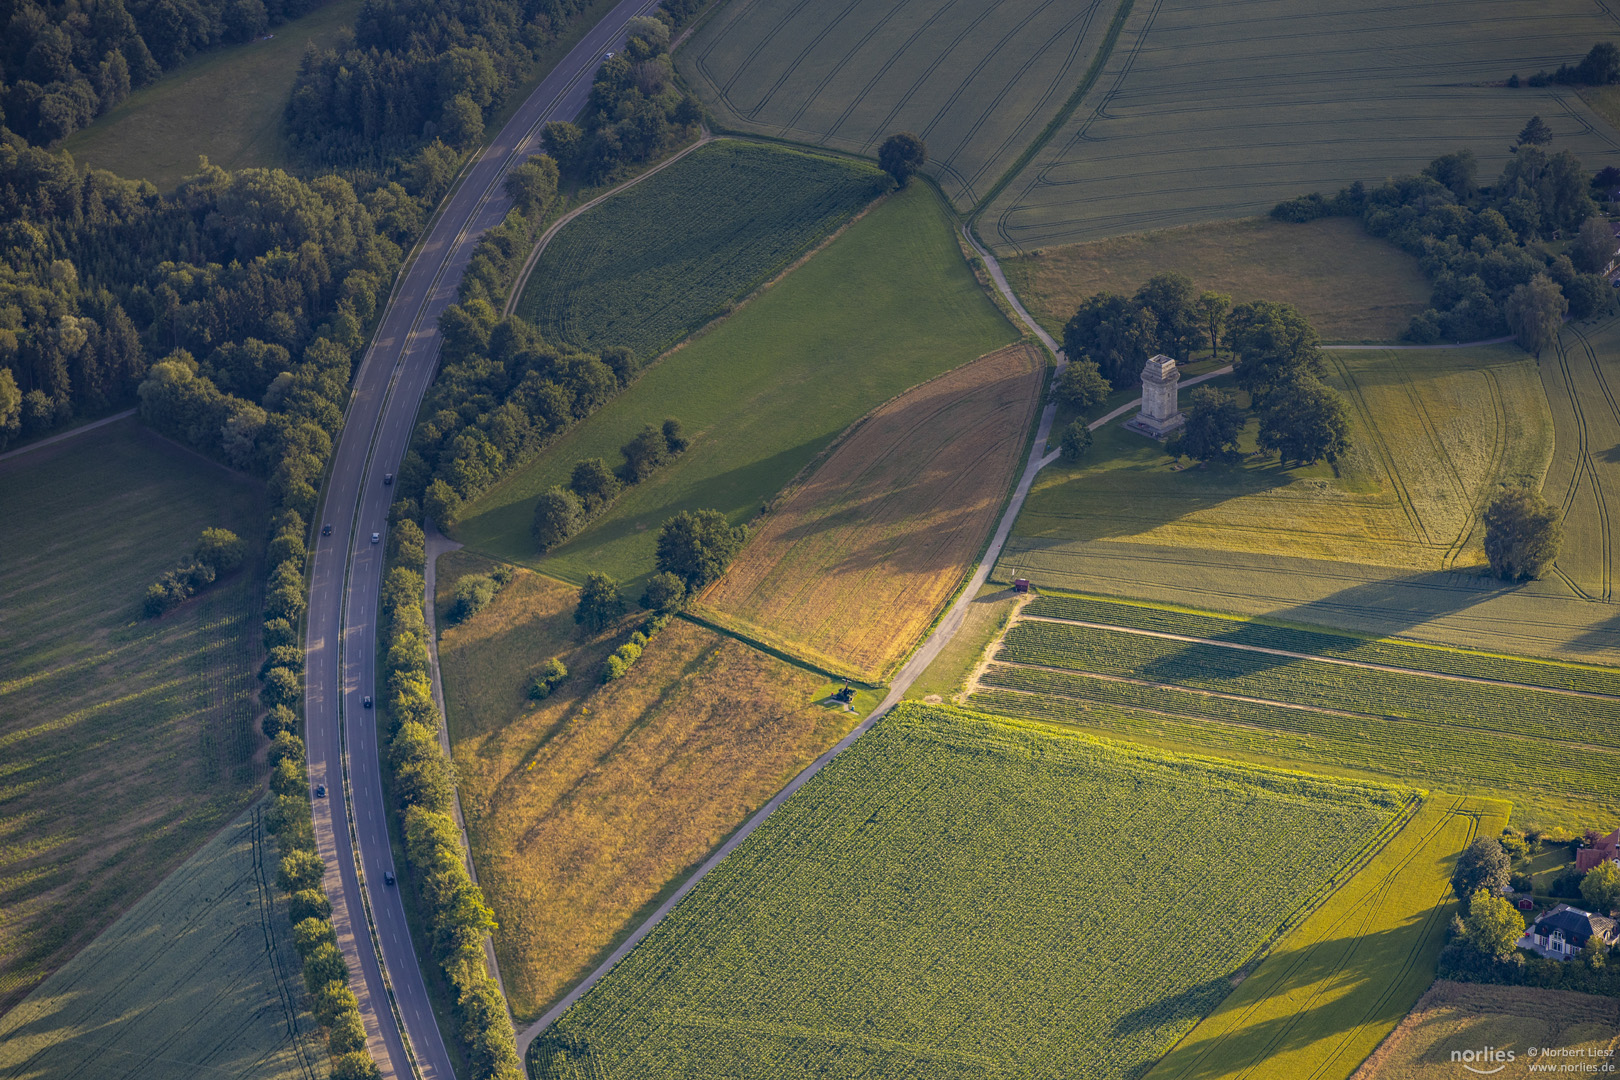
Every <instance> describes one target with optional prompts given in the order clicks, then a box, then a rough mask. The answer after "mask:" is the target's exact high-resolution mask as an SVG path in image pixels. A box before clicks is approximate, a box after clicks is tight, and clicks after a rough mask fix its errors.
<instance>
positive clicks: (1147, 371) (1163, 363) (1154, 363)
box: [1142, 353, 1177, 381]
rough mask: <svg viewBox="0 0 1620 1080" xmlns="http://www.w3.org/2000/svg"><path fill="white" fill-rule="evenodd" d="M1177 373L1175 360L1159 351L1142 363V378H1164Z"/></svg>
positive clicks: (1171, 376)
mask: <svg viewBox="0 0 1620 1080" xmlns="http://www.w3.org/2000/svg"><path fill="white" fill-rule="evenodd" d="M1176 374H1177V370H1176V362H1175V361H1174V360H1172V359H1170V357H1168V356H1166V355H1164V354H1163V353H1160V354H1159V355H1158V356H1155V357H1153V358H1152V359H1150V360H1149V361H1148V362H1147V363H1146V364H1144V365H1142V378H1144V379H1159V380H1161V381H1162V380H1165V379H1170V378H1173V377H1174V376H1175V375H1176Z"/></svg>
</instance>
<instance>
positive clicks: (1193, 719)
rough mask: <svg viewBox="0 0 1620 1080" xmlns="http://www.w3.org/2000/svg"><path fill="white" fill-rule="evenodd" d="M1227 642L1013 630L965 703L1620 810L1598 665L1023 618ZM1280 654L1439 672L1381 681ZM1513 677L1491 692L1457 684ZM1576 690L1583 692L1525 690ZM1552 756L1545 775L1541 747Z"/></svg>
mask: <svg viewBox="0 0 1620 1080" xmlns="http://www.w3.org/2000/svg"><path fill="white" fill-rule="evenodd" d="M1024 613H1025V614H1026V615H1038V613H1044V618H1052V617H1054V616H1056V615H1060V614H1061V615H1062V616H1064V617H1074V618H1081V619H1085V620H1086V621H1088V622H1094V623H1111V624H1118V625H1124V626H1139V627H1142V628H1144V629H1151V630H1155V631H1157V632H1160V633H1178V634H1185V635H1187V636H1198V637H1205V638H1207V639H1208V640H1209V641H1220V642H1224V643H1227V644H1224V645H1214V644H1205V643H1200V642H1188V641H1176V640H1172V639H1169V638H1163V637H1152V636H1147V635H1143V634H1132V633H1125V632H1122V631H1114V630H1107V629H1098V628H1094V627H1087V626H1079V625H1074V624H1070V623H1058V622H1049V621H1041V617H1039V615H1038V617H1037V618H1036V620H1035V621H1024V620H1022V619H1020V620H1019V621H1015V622H1014V623H1013V625H1012V626H1011V627H1010V628H1009V630H1008V631H1007V632H1006V634H1005V635H1004V637H1003V639H1002V643H1001V645H1000V647H999V648H998V650H997V652H996V655H995V657H994V659H995V661H997V662H995V663H991V664H990V665H989V666H988V667H986V668H985V670H984V671H983V672H981V673H980V675H979V677H978V679H977V680H976V681H975V683H974V684H973V685H972V686H971V687H970V690H971V691H972V693H971V695H970V698H969V700H970V702H971V703H972V705H973V706H974V707H975V708H980V709H985V710H988V711H990V712H994V713H998V714H1001V715H1006V716H1017V717H1023V718H1027V719H1033V720H1040V721H1045V722H1049V723H1059V724H1069V725H1073V726H1075V727H1078V728H1081V729H1084V730H1087V731H1091V732H1094V733H1097V734H1101V735H1104V736H1108V737H1113V738H1125V739H1129V740H1131V741H1135V742H1141V743H1144V744H1147V745H1152V746H1160V747H1165V748H1169V749H1173V750H1180V751H1191V752H1195V753H1215V754H1220V755H1222V756H1226V757H1232V758H1235V759H1238V760H1244V761H1251V762H1256V763H1259V764H1267V765H1276V766H1281V767H1284V768H1296V769H1308V770H1311V771H1318V772H1327V773H1332V774H1335V775H1349V776H1357V777H1364V778H1371V779H1377V780H1383V781H1386V782H1393V783H1400V784H1407V785H1412V786H1417V787H1424V788H1430V789H1440V790H1446V791H1454V792H1464V793H1468V794H1473V795H1480V796H1490V797H1507V798H1511V799H1512V800H1513V801H1514V803H1515V804H1516V805H1517V806H1518V807H1519V809H1520V812H1521V813H1522V814H1524V815H1525V816H1526V817H1527V819H1528V820H1541V821H1550V822H1552V821H1555V822H1561V823H1564V824H1567V825H1570V826H1572V827H1576V828H1585V827H1587V823H1589V822H1590V821H1594V820H1596V821H1601V820H1607V819H1608V817H1610V816H1611V815H1613V814H1615V813H1617V812H1620V780H1617V779H1616V776H1617V775H1620V774H1617V771H1616V770H1617V769H1620V737H1617V736H1616V735H1615V734H1614V732H1615V730H1616V728H1615V720H1616V719H1617V718H1620V698H1615V697H1612V696H1611V697H1602V696H1593V695H1597V694H1603V693H1606V692H1609V691H1612V690H1613V689H1614V685H1613V684H1614V682H1615V681H1616V679H1617V678H1620V672H1615V671H1613V670H1612V669H1601V668H1593V667H1582V666H1575V665H1563V664H1547V663H1540V662H1537V661H1533V660H1528V659H1524V658H1517V657H1503V656H1494V655H1489V654H1484V653H1477V652H1466V651H1460V650H1447V649H1436V648H1425V647H1422V646H1418V645H1409V644H1406V643H1403V642H1393V641H1378V640H1372V639H1366V638H1353V637H1349V636H1346V635H1341V634H1333V633H1330V632H1327V631H1322V630H1316V629H1312V628H1307V627H1290V626H1278V625H1273V624H1267V623H1258V622H1249V621H1244V620H1238V619H1231V618H1217V617H1213V616H1208V615H1203V614H1200V613H1194V612H1188V611H1185V610H1178V609H1167V608H1158V607H1151V606H1146V605H1127V604H1118V603H1110V602H1107V601H1098V600H1093V599H1089V598H1080V597H1066V596H1059V597H1041V598H1040V599H1038V600H1036V601H1035V602H1034V603H1033V604H1031V605H1029V606H1028V607H1026V608H1025V609H1024ZM1242 646H1249V647H1250V649H1253V648H1286V649H1288V650H1289V651H1292V652H1301V653H1311V654H1316V655H1321V656H1325V657H1340V658H1347V659H1352V660H1354V661H1356V662H1358V663H1378V664H1385V665H1391V666H1394V665H1402V664H1404V665H1406V666H1410V667H1413V668H1415V669H1419V670H1431V671H1435V672H1438V673H1448V674H1450V675H1452V676H1453V677H1452V678H1444V677H1439V676H1438V675H1425V674H1420V673H1418V672H1417V671H1412V672H1400V671H1380V670H1376V669H1369V668H1361V667H1352V666H1347V665H1345V664H1333V663H1326V662H1323V661H1321V660H1299V659H1292V658H1290V657H1286V656H1277V655H1274V654H1267V653H1257V652H1254V651H1249V650H1246V649H1244V648H1242ZM1469 678H1472V679H1481V678H1487V679H1496V680H1513V679H1518V678H1522V679H1524V680H1526V681H1527V682H1529V683H1530V685H1526V686H1522V687H1521V686H1494V685H1487V684H1481V683H1479V682H1472V681H1464V680H1466V679H1469ZM1537 684H1539V685H1544V686H1551V687H1562V688H1564V689H1566V690H1569V689H1578V690H1579V691H1581V694H1580V695H1577V694H1574V693H1568V692H1565V693H1559V692H1554V691H1552V690H1541V689H1535V688H1533V687H1534V686H1535V685H1537ZM1552 745H1556V746H1561V747H1562V748H1563V753H1562V754H1561V755H1560V759H1559V760H1560V763H1559V765H1558V766H1557V767H1556V768H1550V767H1548V765H1547V750H1548V747H1549V746H1552Z"/></svg>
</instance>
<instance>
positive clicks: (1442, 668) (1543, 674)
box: [1024, 594, 1620, 697]
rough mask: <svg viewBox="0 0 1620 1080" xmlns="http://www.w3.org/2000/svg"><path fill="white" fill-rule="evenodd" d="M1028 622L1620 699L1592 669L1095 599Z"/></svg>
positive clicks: (1607, 675) (1050, 608)
mask: <svg viewBox="0 0 1620 1080" xmlns="http://www.w3.org/2000/svg"><path fill="white" fill-rule="evenodd" d="M1024 614H1025V615H1031V616H1043V615H1044V616H1047V617H1050V618H1054V619H1067V620H1069V621H1071V622H1089V623H1098V624H1101V625H1104V626H1123V627H1130V628H1134V629H1138V630H1157V631H1160V632H1163V633H1166V634H1180V635H1183V636H1186V637H1195V638H1208V639H1211V640H1214V641H1222V642H1230V643H1232V644H1235V645H1253V646H1257V647H1259V648H1263V649H1282V650H1285V651H1287V652H1297V653H1311V654H1314V655H1316V656H1333V657H1339V658H1342V659H1345V660H1355V661H1357V662H1358V663H1363V664H1381V665H1384V666H1387V667H1399V668H1410V669H1413V670H1416V671H1434V672H1439V673H1441V674H1444V675H1464V676H1469V677H1472V678H1476V679H1496V680H1499V681H1502V682H1514V683H1523V684H1524V685H1526V686H1543V687H1547V688H1548V689H1553V690H1582V691H1586V692H1587V693H1593V694H1609V695H1611V696H1616V697H1620V670H1616V669H1614V668H1606V667H1596V666H1593V665H1590V664H1564V663H1553V662H1549V661H1545V660H1530V659H1526V658H1525V657H1520V656H1502V655H1499V654H1492V653H1482V652H1473V651H1468V650H1463V649H1443V648H1433V647H1430V646H1425V645H1416V644H1412V643H1409V642H1404V641H1389V640H1385V639H1380V638H1371V637H1364V636H1358V635H1351V634H1335V633H1332V632H1331V631H1327V630H1321V629H1317V628H1314V627H1306V626H1286V625H1281V624H1276V623H1266V622H1256V621H1254V620H1250V619H1236V618H1232V617H1230V616H1223V615H1217V614H1213V613H1210V612H1201V611H1187V610H1178V609H1175V608H1163V607H1150V606H1148V605H1146V604H1122V603H1119V602H1118V601H1113V600H1104V599H1101V598H1098V597H1091V596H1064V595H1061V594H1054V595H1049V596H1041V597H1038V598H1036V599H1035V600H1034V601H1033V602H1031V603H1030V604H1029V605H1028V606H1027V607H1026V608H1025V609H1024Z"/></svg>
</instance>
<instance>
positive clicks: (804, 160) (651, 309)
mask: <svg viewBox="0 0 1620 1080" xmlns="http://www.w3.org/2000/svg"><path fill="white" fill-rule="evenodd" d="M886 182H887V177H886V176H885V174H883V173H882V172H879V171H878V170H877V169H874V168H872V167H871V166H869V165H864V164H861V163H859V162H854V161H849V160H847V159H844V158H834V157H822V156H818V155H815V154H806V153H803V152H801V151H797V150H788V149H784V148H782V147H777V146H768V145H763V144H760V143H749V142H738V141H735V140H729V139H727V140H722V141H720V142H715V143H711V144H710V145H708V146H705V147H702V148H701V149H698V150H696V151H694V152H693V153H692V154H691V155H690V156H689V157H687V158H685V159H684V160H682V161H680V162H679V163H677V164H675V165H673V166H671V167H670V168H668V169H665V170H663V171H662V172H659V173H658V174H657V175H655V176H650V177H648V178H647V179H646V180H645V181H643V182H642V183H640V184H637V185H636V186H635V187H632V188H630V189H629V190H627V191H625V192H623V193H622V194H619V195H615V196H614V197H613V198H611V199H609V200H608V201H607V202H605V203H603V204H602V205H601V206H598V207H596V208H595V209H593V210H591V211H590V212H589V213H587V214H583V215H581V216H580V217H578V218H576V219H575V220H574V221H571V222H569V224H568V225H567V226H565V227H564V228H563V229H562V230H561V231H560V232H558V233H557V235H556V236H555V237H553V238H552V240H551V242H550V243H549V244H548V245H547V246H546V250H545V252H544V253H542V254H541V256H540V259H539V261H538V262H537V263H536V264H535V267H534V272H533V274H532V275H531V276H530V277H529V283H528V287H527V288H526V289H525V290H524V293H523V297H522V299H521V300H520V301H519V302H518V305H517V313H518V314H519V315H521V316H522V317H523V318H525V319H527V320H529V321H530V322H532V323H534V324H535V325H536V326H538V327H539V328H540V331H541V332H542V333H543V334H545V335H546V337H548V338H550V339H551V340H553V341H566V342H570V343H572V344H574V345H578V346H580V347H581V348H585V349H590V350H593V351H596V350H600V349H603V348H606V347H608V346H613V345H621V346H628V347H629V348H630V349H632V350H633V351H634V352H635V354H636V356H638V357H640V358H641V359H642V360H643V361H646V360H651V359H652V358H653V357H655V356H657V355H658V354H659V353H661V352H663V351H664V350H665V349H667V348H669V347H670V346H672V345H674V344H675V343H676V342H678V341H680V340H681V339H682V338H684V337H686V336H687V335H688V334H690V333H692V331H694V330H696V329H697V328H698V327H700V326H702V325H703V324H704V323H706V322H709V321H710V320H712V319H715V318H718V317H720V316H722V315H724V314H725V313H726V311H727V309H728V308H729V306H730V305H731V304H732V303H733V302H735V301H737V300H740V299H741V298H742V297H744V296H746V295H747V294H748V293H749V292H750V291H751V290H753V289H755V288H757V287H758V286H759V285H760V284H761V283H762V282H764V281H767V280H769V279H770V278H771V277H772V276H774V275H776V274H778V273H780V272H781V271H782V270H784V269H786V268H787V267H788V266H789V265H790V264H791V263H792V262H793V261H794V260H795V259H797V258H799V257H800V256H802V255H804V254H805V253H806V252H808V251H809V250H810V249H812V248H813V247H815V245H816V244H817V243H818V242H819V241H821V240H822V239H824V238H825V237H826V236H827V235H828V234H829V233H831V232H832V231H833V230H834V229H836V228H838V226H840V225H842V224H843V223H844V222H845V221H847V220H848V219H849V218H850V217H852V216H853V215H854V214H855V213H856V211H858V210H860V208H861V207H863V206H865V205H866V204H867V203H869V202H871V201H872V200H873V199H874V198H876V197H877V196H878V195H880V194H882V192H883V189H884V184H885V183H886Z"/></svg>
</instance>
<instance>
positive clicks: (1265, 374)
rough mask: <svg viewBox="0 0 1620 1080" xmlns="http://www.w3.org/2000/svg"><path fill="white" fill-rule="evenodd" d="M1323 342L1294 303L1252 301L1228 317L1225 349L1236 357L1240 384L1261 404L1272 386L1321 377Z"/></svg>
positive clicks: (1234, 310) (1233, 311)
mask: <svg viewBox="0 0 1620 1080" xmlns="http://www.w3.org/2000/svg"><path fill="white" fill-rule="evenodd" d="M1321 344H1322V340H1321V338H1319V337H1318V336H1317V334H1316V330H1315V329H1314V328H1313V327H1312V326H1311V324H1310V322H1309V321H1308V320H1307V319H1306V318H1305V316H1304V315H1302V314H1300V312H1299V309H1298V308H1296V307H1294V306H1293V305H1292V304H1279V303H1276V302H1274V301H1271V300H1252V301H1250V302H1249V303H1246V304H1239V305H1238V306H1237V307H1235V308H1233V309H1232V313H1231V314H1230V315H1228V316H1227V318H1226V346H1227V349H1228V350H1229V351H1230V352H1232V353H1233V354H1234V355H1235V356H1236V357H1237V370H1236V374H1237V382H1238V385H1239V386H1241V387H1243V389H1245V390H1247V391H1248V392H1249V393H1250V394H1251V395H1253V397H1254V398H1255V400H1256V404H1259V402H1260V399H1263V398H1264V397H1265V396H1266V394H1267V393H1268V392H1269V391H1270V390H1271V388H1272V387H1274V386H1277V385H1279V384H1281V383H1284V382H1287V381H1288V380H1289V379H1291V378H1293V377H1295V376H1297V375H1312V376H1315V377H1317V378H1321V376H1322V372H1323V370H1324V369H1323V367H1322V349H1321Z"/></svg>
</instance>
